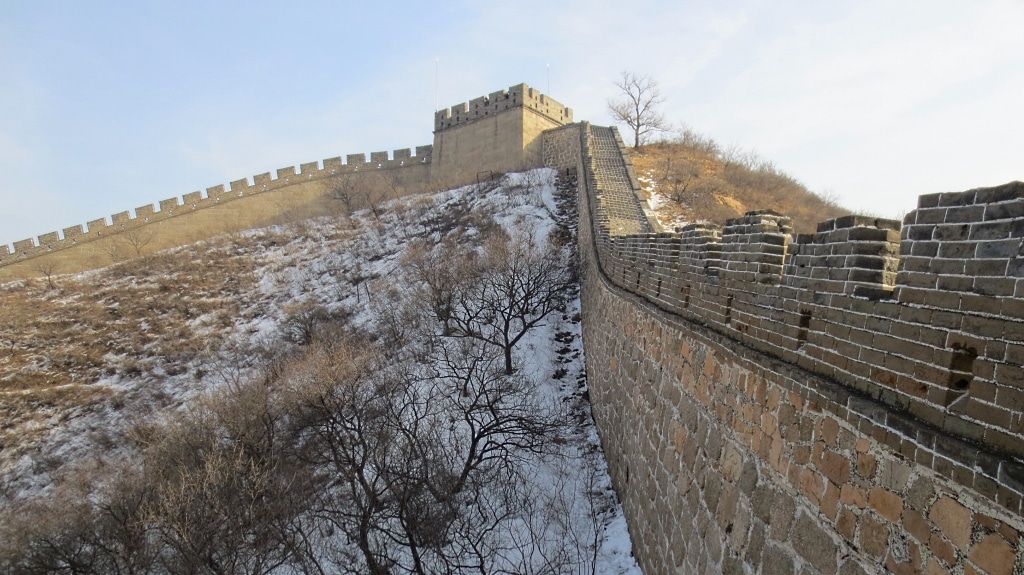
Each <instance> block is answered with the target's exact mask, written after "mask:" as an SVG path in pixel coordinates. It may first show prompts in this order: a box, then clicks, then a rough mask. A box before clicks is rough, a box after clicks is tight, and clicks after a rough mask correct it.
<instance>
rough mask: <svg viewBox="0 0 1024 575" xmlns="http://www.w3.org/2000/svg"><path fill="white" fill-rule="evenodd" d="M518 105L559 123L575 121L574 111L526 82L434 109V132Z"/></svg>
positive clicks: (511, 108)
mask: <svg viewBox="0 0 1024 575" xmlns="http://www.w3.org/2000/svg"><path fill="white" fill-rule="evenodd" d="M515 108H526V109H528V110H532V111H534V112H536V113H538V114H541V115H542V116H545V117H547V118H549V119H551V120H553V121H554V122H556V123H558V124H571V123H572V110H571V109H570V108H568V107H566V106H564V105H562V104H560V103H558V102H557V101H555V100H554V99H552V98H550V97H548V96H546V95H544V94H541V93H540V91H538V90H535V89H533V88H531V87H529V86H527V85H526V84H517V85H515V86H512V87H510V88H508V89H507V90H500V91H498V92H492V93H491V94H489V95H487V96H480V97H479V98H474V99H472V100H470V101H469V102H462V103H460V104H456V105H454V106H451V107H449V108H444V109H442V110H438V111H436V112H434V131H435V132H438V131H441V130H447V129H449V128H455V127H458V126H461V125H465V124H469V123H471V122H474V121H476V120H479V119H483V118H486V117H490V116H494V115H496V114H500V113H502V112H506V111H508V110H513V109H515Z"/></svg>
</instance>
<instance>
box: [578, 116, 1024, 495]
mask: <svg viewBox="0 0 1024 575" xmlns="http://www.w3.org/2000/svg"><path fill="white" fill-rule="evenodd" d="M585 140H586V141H585V145H584V153H585V154H587V155H588V156H590V157H589V158H588V159H585V160H584V161H583V164H584V165H585V166H587V165H589V166H594V165H600V166H603V169H593V168H592V167H590V168H586V169H587V172H586V173H585V174H583V178H584V179H585V187H586V193H587V195H588V197H589V205H590V209H591V216H592V221H593V223H594V230H593V233H594V240H595V248H596V253H597V255H598V258H597V262H598V265H599V266H600V268H601V269H602V270H603V272H604V275H605V277H606V278H607V279H608V280H609V281H611V282H612V283H614V284H615V285H617V286H618V287H620V288H622V289H625V290H627V291H630V292H632V293H634V294H636V295H638V296H640V297H641V298H643V299H645V300H647V301H649V302H651V303H652V304H654V305H656V306H657V307H658V308H661V309H662V310H665V311H667V312H670V313H672V314H676V315H678V316H680V317H682V318H686V319H689V320H692V321H695V322H697V323H699V324H700V325H704V326H708V327H709V328H711V329H713V330H717V331H719V332H721V333H723V334H726V335H727V336H728V337H730V338H733V339H735V340H737V341H738V342H740V343H742V344H743V345H746V346H748V347H750V348H752V349H756V350H759V351H760V352H763V353H766V354H768V355H770V356H772V357H775V358H778V359H780V360H783V361H785V362H787V363H788V364H791V365H794V366H799V367H800V368H802V369H806V370H807V371H809V372H812V373H814V374H817V375H819V376H821V377H823V378H826V379H827V380H829V381H836V382H838V383H839V384H841V386H843V388H845V389H846V390H847V391H846V392H844V393H846V394H847V396H848V399H847V400H844V409H847V410H855V409H858V408H859V409H861V410H862V411H860V412H856V411H851V412H850V414H851V415H850V417H851V421H852V422H856V421H860V420H863V421H867V422H870V423H871V424H872V425H878V426H881V428H882V429H886V430H888V432H889V433H891V434H892V435H891V441H892V445H893V447H894V448H895V449H898V450H901V452H904V453H906V454H907V456H908V457H910V458H911V459H920V460H921V461H925V462H926V463H927V464H928V465H934V466H936V467H935V468H936V469H939V470H940V472H943V473H950V474H953V473H956V474H957V476H958V477H963V478H964V482H965V483H966V484H967V485H969V486H971V487H974V488H981V489H982V490H983V491H984V492H985V493H986V494H988V495H989V496H991V497H992V498H996V497H997V488H996V486H997V485H998V486H1001V487H1000V488H999V490H998V491H999V493H1002V495H999V497H1001V498H1004V500H1005V503H1006V504H1007V505H1010V506H1011V508H1012V509H1014V510H1016V511H1018V512H1019V511H1020V509H1021V507H1020V502H1021V497H1022V495H1024V466H1022V465H1020V464H1019V463H1017V462H1016V458H1024V263H1022V262H1024V257H1022V241H1024V232H1022V230H1024V183H1021V182H1013V183H1010V184H1007V185H1004V186H1000V187H997V188H986V189H979V190H972V191H968V192H962V193H948V194H937V195H932V196H923V197H921V199H920V202H919V206H918V209H917V210H915V211H913V212H911V213H910V214H908V215H907V216H906V219H905V220H904V224H903V225H902V226H901V224H900V222H898V221H894V220H886V219H878V218H869V217H862V216H848V217H843V218H837V219H834V220H830V221H827V222H824V223H822V224H820V225H819V227H818V231H817V233H814V234H802V235H799V236H797V237H796V238H795V240H794V239H793V238H792V236H791V233H792V230H791V227H790V225H789V220H788V218H786V217H784V216H781V215H779V214H776V213H774V212H771V211H758V212H749V213H747V215H745V216H744V217H742V218H737V219H734V220H730V221H729V222H727V224H726V226H725V227H724V228H723V229H721V230H718V229H717V228H715V227H714V226H710V225H707V224H694V225H690V226H687V227H686V228H683V229H682V230H681V231H680V232H678V233H659V234H655V233H651V232H650V231H644V230H639V231H637V232H629V233H622V232H621V231H620V230H621V229H622V228H623V227H624V226H625V224H623V223H622V221H621V220H623V219H625V218H627V217H629V216H627V215H626V214H629V213H632V218H633V220H634V222H633V223H634V225H635V226H638V227H643V225H644V223H645V220H644V218H643V216H642V215H640V214H639V212H638V211H637V210H636V209H635V208H631V207H630V204H631V202H633V201H635V197H636V196H635V190H634V189H632V188H631V187H630V185H629V184H628V182H629V177H628V174H627V173H626V171H625V168H624V166H622V165H619V167H617V168H615V167H614V166H613V164H612V163H609V162H608V161H606V160H604V159H603V156H602V154H603V152H602V151H601V150H612V149H615V148H616V146H615V145H614V141H613V139H612V137H611V136H610V135H608V134H607V133H603V132H601V131H599V130H596V129H594V130H588V132H587V136H586V138H585ZM601 140H603V141H601ZM609 166H613V167H611V168H609ZM608 170H612V171H615V170H618V172H619V173H618V174H617V175H609V174H607V173H605V172H607V171H608ZM612 214H615V215H614V216H612ZM860 397H864V398H869V399H870V400H871V401H873V402H877V403H871V402H868V403H862V402H858V401H857V400H856V399H855V398H860ZM870 405H876V406H877V408H869V407H867V406H870ZM871 409H876V410H875V411H872V410H871ZM865 410H866V411H865ZM878 410H880V411H878ZM910 421H912V422H914V423H913V425H910V424H908V423H907V422H910ZM908 425H910V426H909V427H908ZM925 429H932V430H935V431H933V432H932V435H927V434H926V435H921V434H922V433H925V432H924V431H921V430H925ZM936 432H941V433H947V434H950V436H951V437H955V438H956V441H955V442H953V443H943V442H937V441H936V440H935V437H936V436H935V435H934V434H935V433H936ZM886 437H889V436H886ZM887 440H888V439H887ZM905 442H910V443H905ZM958 442H966V443H968V444H973V445H976V446H983V451H984V450H990V452H991V453H997V454H1003V455H1002V456H1003V457H1004V459H1001V460H998V456H996V457H997V460H993V461H995V462H994V463H991V464H986V465H984V466H981V467H978V465H979V460H978V459H977V458H978V457H981V455H979V453H982V452H983V451H982V452H979V451H977V450H975V451H968V452H966V453H967V454H966V455H965V452H964V451H963V450H962V449H961V448H960V447H956V446H957V445H960V443H958ZM965 457H966V459H965ZM954 469H956V470H957V471H955V472H954V471H953V470H954ZM1004 488H1005V489H1007V491H1005V493H1004V492H1003V489H1004Z"/></svg>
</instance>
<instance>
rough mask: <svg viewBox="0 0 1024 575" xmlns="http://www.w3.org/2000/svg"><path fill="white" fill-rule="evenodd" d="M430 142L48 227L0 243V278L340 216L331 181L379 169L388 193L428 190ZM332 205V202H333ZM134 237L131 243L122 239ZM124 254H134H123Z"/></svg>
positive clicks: (372, 174)
mask: <svg viewBox="0 0 1024 575" xmlns="http://www.w3.org/2000/svg"><path fill="white" fill-rule="evenodd" d="M431 148H432V147H431V146H419V147H417V148H416V155H415V156H413V153H412V150H411V149H408V148H406V149H400V150H395V151H394V152H393V153H392V155H391V157H390V158H389V157H388V152H386V151H385V152H373V153H371V154H370V159H369V161H367V159H366V154H349V155H348V156H346V162H345V163H344V164H343V163H342V160H341V158H340V157H335V158H328V159H325V160H323V162H322V165H321V164H320V163H319V162H309V163H305V164H301V165H300V166H299V168H298V170H296V168H295V166H290V167H287V168H282V169H279V170H277V172H276V177H272V176H271V174H270V172H267V173H263V174H257V175H256V176H253V178H252V183H250V182H249V180H248V179H247V178H243V179H240V180H236V181H233V182H231V183H230V184H229V187H228V188H227V189H225V187H224V186H223V185H219V186H214V187H211V188H207V189H206V193H205V195H204V194H203V193H202V192H192V193H190V194H185V195H184V196H182V197H181V198H170V199H167V200H163V201H161V202H159V204H158V205H157V206H154V205H152V204H150V205H146V206H142V207H139V208H136V209H135V213H134V217H133V216H132V214H131V213H129V212H127V211H125V212H120V213H117V214H114V215H113V216H111V217H110V220H109V221H108V220H107V219H106V218H100V219H97V220H93V221H90V222H89V223H88V224H87V226H86V227H84V228H83V226H81V225H78V226H72V227H69V228H65V229H64V230H63V234H62V235H58V234H57V232H50V233H47V234H43V235H41V236H39V238H38V241H33V240H32V239H27V240H21V241H17V242H14V250H13V252H12V251H11V250H10V249H9V248H8V246H7V245H6V244H0V281H8V280H11V279H19V278H27V277H38V276H39V275H40V273H41V272H40V270H43V269H50V273H70V272H79V271H84V270H88V269H93V268H97V267H102V266H105V265H109V264H110V263H111V261H112V256H111V254H112V253H113V250H114V248H117V249H120V250H122V251H132V246H130V245H128V244H129V243H131V242H136V243H140V242H146V245H145V251H146V252H147V253H148V252H153V251H157V250H160V249H165V248H169V247H175V246H179V245H184V244H188V243H192V242H196V241H200V240H204V239H208V238H210V237H213V236H216V235H219V234H223V233H227V232H233V231H241V230H248V229H253V228H259V227H264V226H267V225H271V224H276V223H281V222H284V221H291V220H296V219H306V218H310V217H314V216H319V215H326V214H330V213H337V211H338V206H336V205H332V202H331V201H330V200H329V195H330V189H331V186H332V184H334V183H336V182H338V181H339V180H341V179H342V178H349V179H355V180H357V181H359V182H361V183H362V184H364V185H371V184H372V185H378V184H380V183H381V182H378V181H376V179H379V178H380V176H381V174H383V173H394V174H399V175H396V176H395V178H394V182H393V183H396V184H397V188H398V189H397V190H390V191H391V195H394V194H395V192H397V193H398V194H404V193H415V192H420V191H423V190H425V189H427V187H428V184H429V182H430V161H431ZM334 204H337V202H334ZM129 237H130V238H131V239H130V240H128V239H126V238H129ZM123 255H124V257H132V256H134V255H136V254H134V253H125V254H123Z"/></svg>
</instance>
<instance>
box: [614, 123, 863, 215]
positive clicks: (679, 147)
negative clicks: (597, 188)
mask: <svg viewBox="0 0 1024 575" xmlns="http://www.w3.org/2000/svg"><path fill="white" fill-rule="evenodd" d="M632 159H633V165H634V166H635V167H636V172H637V177H638V179H639V180H640V183H641V185H642V186H643V189H644V191H645V192H646V193H647V195H648V197H647V200H648V202H649V203H651V206H652V207H653V208H654V209H655V212H656V214H657V216H658V219H659V221H660V222H661V223H662V225H663V226H665V227H666V228H668V229H672V228H674V227H678V226H682V225H685V224H687V223H691V222H696V221H704V220H706V221H710V222H712V223H715V224H718V225H722V224H724V223H725V221H726V220H727V219H730V218H738V217H741V216H743V214H744V213H745V212H747V211H750V210H761V209H771V210H774V211H775V212H778V213H780V214H782V215H784V216H788V217H790V218H792V220H793V228H794V232H795V233H814V232H815V231H816V229H817V225H818V223H819V222H823V221H825V220H828V219H832V218H836V217H840V216H844V215H848V214H849V211H847V210H845V209H843V208H842V207H840V206H839V205H838V204H837V203H836V202H835V201H834V200H832V199H830V198H828V197H824V196H821V195H818V194H815V193H814V192H811V191H810V190H808V189H807V188H806V187H805V186H804V185H803V184H801V183H800V182H799V181H797V180H796V179H794V178H793V177H791V176H789V175H788V174H786V173H784V172H782V171H781V170H779V169H778V168H776V167H775V165H774V164H773V163H771V162H770V161H767V160H764V159H761V158H759V157H758V156H757V155H756V154H752V153H743V152H740V151H738V150H736V149H729V150H723V149H722V148H721V147H720V146H719V145H718V144H717V143H716V142H715V141H714V140H712V139H710V138H706V137H703V136H700V135H697V134H694V133H693V132H690V131H688V130H687V131H684V132H683V134H682V135H681V136H680V137H679V138H677V139H675V140H672V141H663V142H657V143H653V144H648V145H645V146H641V147H640V148H639V149H637V150H634V151H633V153H632Z"/></svg>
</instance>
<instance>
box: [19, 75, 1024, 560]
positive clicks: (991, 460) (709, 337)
mask: <svg viewBox="0 0 1024 575" xmlns="http://www.w3.org/2000/svg"><path fill="white" fill-rule="evenodd" d="M434 121H435V126H434V127H435V134H434V144H433V146H432V147H421V148H418V149H417V152H416V155H415V156H412V155H411V154H406V152H398V153H396V154H395V155H394V156H393V157H392V159H388V158H386V154H384V155H381V154H376V155H374V156H371V159H370V163H369V166H367V167H369V168H370V169H369V170H366V169H362V166H364V165H365V164H363V163H362V161H360V159H359V158H358V156H357V157H355V158H350V159H349V162H348V163H347V164H344V165H342V164H341V162H340V159H335V160H337V161H334V160H328V161H325V162H324V165H323V167H322V168H321V167H319V166H317V165H316V164H304V165H303V166H301V167H300V170H299V171H298V172H296V171H295V170H294V169H289V170H285V171H283V172H281V171H279V173H278V177H277V179H271V178H270V177H269V174H264V175H263V176H257V178H256V179H254V182H253V184H252V185H249V184H248V182H247V181H246V180H241V181H239V183H237V186H236V183H232V185H231V187H230V189H229V191H228V192H227V194H225V193H224V191H223V188H211V190H213V191H212V192H210V191H208V192H207V198H206V199H205V200H204V199H203V198H201V197H200V195H199V194H198V193H196V194H190V195H189V196H186V197H185V198H183V203H179V201H178V200H177V199H174V200H168V201H167V202H161V205H160V210H159V211H157V210H155V209H153V207H152V206H149V207H148V211H147V208H143V209H141V212H140V211H138V210H137V211H136V217H135V218H129V217H128V216H127V214H121V215H118V216H115V220H114V222H113V225H107V224H106V222H105V221H103V220H99V221H98V222H97V228H98V229H100V230H102V229H108V228H111V227H113V228H115V229H114V230H112V231H114V232H119V230H122V229H124V230H127V229H128V224H127V223H126V222H132V221H136V222H137V221H138V220H140V219H141V220H145V219H146V218H149V219H150V222H151V223H149V224H147V225H153V223H154V222H155V221H156V220H157V219H159V218H161V217H163V218H167V219H168V220H169V221H172V218H175V217H176V216H175V214H174V211H177V212H178V213H179V214H178V215H179V216H181V217H180V219H181V220H183V221H187V218H186V217H184V215H183V214H180V212H181V211H182V210H183V208H184V209H185V210H192V211H189V212H188V213H189V214H192V215H190V216H188V217H190V218H196V217H197V215H198V214H202V213H213V214H216V213H217V211H216V210H217V209H218V208H219V207H220V206H221V205H222V204H223V205H225V206H227V205H231V204H234V205H236V206H239V207H243V208H244V207H245V206H247V205H250V204H248V203H247V202H252V201H253V198H258V197H260V195H261V191H262V190H264V187H263V186H266V190H270V189H271V188H272V186H278V188H279V190H280V191H281V192H285V191H288V194H291V193H292V192H291V191H289V190H296V189H300V188H296V186H299V185H308V184H307V181H308V182H321V183H320V184H318V187H315V188H313V187H310V188H309V191H308V198H307V199H306V200H303V201H306V202H307V203H309V202H313V201H314V200H316V199H317V198H322V197H323V196H324V195H325V194H326V193H327V192H326V190H327V187H326V186H327V182H330V181H331V178H332V177H338V175H337V174H333V173H331V174H327V173H325V172H327V171H328V170H334V171H337V170H338V169H342V170H350V171H353V172H356V171H358V172H359V173H363V174H367V173H373V174H376V173H380V171H379V170H380V169H383V168H384V167H400V168H401V169H400V170H397V171H398V172H401V173H408V174H410V175H409V176H408V177H407V179H406V185H405V186H404V187H403V188H402V193H411V192H413V191H417V190H419V189H423V188H424V187H437V186H442V185H455V184H461V183H469V182H471V181H473V180H474V178H476V177H477V176H478V174H479V173H481V172H500V171H506V170H511V169H519V168H525V167H536V166H541V165H544V166H548V167H552V168H555V169H558V170H560V171H561V172H563V173H564V174H566V175H568V176H570V177H571V176H573V175H574V176H575V177H576V179H577V182H578V186H579V198H580V208H581V209H580V213H581V216H580V227H579V230H580V233H579V241H580V251H581V260H582V265H583V290H582V298H583V327H584V347H585V351H586V364H587V374H588V380H589V385H590V394H591V399H592V403H593V410H594V415H595V419H596V421H597V424H598V429H599V432H600V435H601V441H602V444H603V446H604V449H605V452H606V455H607V458H608V462H609V466H610V469H611V473H612V477H613V482H614V484H615V488H616V490H617V492H618V493H619V495H620V497H621V499H622V502H623V504H624V507H625V511H626V516H627V521H628V523H629V528H630V532H631V535H632V538H633V543H634V552H635V554H636V555H637V558H638V560H639V562H640V565H641V566H642V568H643V569H644V571H645V572H646V573H648V574H662V573H665V574H667V573H728V574H739V573H751V574H753V573H762V574H766V575H767V574H789V573H801V574H808V575H813V574H827V575H833V574H839V575H857V574H868V573H878V572H892V573H900V574H903V573H908V574H909V573H925V574H928V575H940V574H954V575H961V574H963V575H972V574H980V573H984V574H988V575H1020V574H1021V573H1024V550H1022V546H1021V545H1020V536H1021V533H1022V532H1024V517H1022V511H1024V509H1022V499H1024V464H1022V463H1021V461H1022V457H1024V421H1022V412H1024V258H1022V257H1021V250H1022V241H1024V184H1021V183H1019V182H1015V183H1012V184H1008V185H1006V186H1002V187H998V188H989V189H981V190H972V191H968V192H962V193H944V194H935V195H930V196H922V197H921V198H920V201H919V205H918V209H917V210H915V211H913V212H911V213H910V214H908V215H907V216H906V218H905V219H904V221H903V222H897V221H892V220H881V219H875V218H864V217H847V218H840V219H837V220H832V221H828V222H824V223H822V224H820V225H819V228H818V232H817V233H815V234H807V235H798V236H796V237H793V235H792V234H791V230H790V227H789V222H788V220H787V218H786V217H785V216H783V215H780V214H776V213H773V212H771V211H758V212H750V213H748V214H747V215H746V216H745V217H743V218H739V219H736V220H732V221H730V222H728V223H727V225H726V226H725V227H724V229H721V230H719V229H717V228H715V227H712V226H707V225H700V224H698V225H692V226H688V227H687V228H684V229H682V230H681V231H680V232H678V233H675V232H673V233H664V232H662V233H655V232H654V231H652V225H651V223H650V222H649V220H648V218H647V217H646V215H645V213H644V210H643V207H642V205H641V203H640V201H639V200H638V196H637V191H638V185H637V181H636V175H635V173H634V172H633V168H632V165H631V163H630V159H629V154H628V152H627V151H626V150H625V148H624V147H623V145H622V142H621V140H620V138H619V136H618V133H617V132H616V131H615V130H614V129H612V128H603V127H598V126H591V125H590V124H588V123H585V122H579V123H572V122H573V120H572V113H571V110H569V109H568V108H565V107H564V106H561V105H560V104H558V103H557V102H555V101H553V100H550V99H549V98H546V97H545V96H543V95H542V94H539V93H536V92H535V91H533V90H532V89H530V88H529V87H527V86H525V85H519V86H514V87H512V88H510V89H509V90H507V91H503V92H496V93H494V94H491V95H490V96H488V97H484V98H478V99H476V100H472V101H471V102H469V103H468V104H462V105H459V106H456V107H454V108H451V109H449V110H442V111H441V112H438V113H437V114H436V115H435V119H434ZM363 159H365V157H364V158H363ZM396 162H398V164H397V165H396V164H395V163H396ZM377 164H380V165H379V166H378V165H377ZM347 166H352V167H350V168H349V167H347ZM314 174H318V175H315V176H314ZM360 177H369V176H360ZM295 178H298V179H300V180H302V178H306V179H305V180H302V184H296V183H294V179H295ZM282 180H283V183H282ZM236 191H237V192H238V194H237V195H239V196H241V197H239V198H237V199H233V200H232V201H231V202H227V203H224V202H226V199H225V197H226V196H229V195H231V194H235V192H236ZM303 193H304V194H305V193H307V192H303ZM263 195H268V194H266V192H263ZM285 195H287V194H285ZM231 197H234V196H231ZM211 198H212V199H211ZM217 198H221V200H220V201H218V200H217ZM243 198H248V199H243ZM201 201H205V202H206V203H207V204H208V205H210V206H211V208H206V209H199V207H200V205H201V204H200V202H201ZM172 202H173V203H172ZM193 204H194V205H193ZM251 205H256V204H251ZM267 205H268V206H271V207H268V208H267V213H266V214H264V216H266V217H270V216H274V217H278V216H280V215H281V214H282V213H285V212H287V211H288V210H294V209H295V206H288V207H286V208H280V209H278V208H274V207H272V206H273V205H275V204H273V203H268V204H267ZM282 205H285V204H282ZM165 210H166V211H167V214H166V215H165V216H161V215H159V214H162V213H163V212H165ZM275 210H277V211H276V212H275ZM213 221H214V220H210V221H207V220H203V221H202V222H200V224H197V225H196V227H199V228H204V226H205V228H204V229H205V231H206V232H210V231H215V228H216V226H215V224H214V223H213ZM99 222H102V225H101V224H100V223H99ZM122 224H124V225H125V227H124V228H119V227H118V226H120V225H122ZM136 225H143V224H141V223H140V224H136ZM70 230H72V231H71V237H70V238H69V237H68V231H67V230H65V235H64V239H63V240H62V239H61V238H59V237H57V235H56V234H47V235H45V236H43V237H41V238H40V244H41V245H40V246H36V245H35V243H34V242H30V243H31V244H32V245H29V244H28V243H24V242H19V245H20V246H21V247H20V248H19V247H18V246H17V245H16V247H15V251H14V254H7V253H0V273H2V272H3V270H4V269H6V268H10V267H12V266H11V263H10V262H11V259H10V258H12V257H15V258H17V257H18V254H19V252H21V257H22V259H23V260H26V261H22V262H21V265H25V264H27V263H28V262H30V261H31V260H32V259H35V258H33V257H29V256H28V252H30V251H31V250H37V251H38V250H42V249H45V248H44V247H42V244H44V243H47V242H44V241H43V238H46V240H47V241H48V242H50V243H52V242H54V241H65V242H66V241H68V240H69V239H72V240H73V239H74V238H75V237H76V236H75V233H76V232H75V231H74V230H75V228H70ZM77 230H78V232H81V233H82V234H83V235H84V234H86V233H87V232H83V231H82V230H81V228H80V227H79V228H77ZM92 231H93V226H92V224H90V226H89V232H92ZM119 233H120V232H119ZM108 234H109V232H108ZM80 241H81V240H80ZM72 249H80V248H71V249H68V250H57V251H58V252H60V251H64V252H67V253H71V250H72ZM48 251H49V250H48ZM37 257H47V256H45V255H43V256H37ZM4 258H6V260H5V259H4ZM5 261H6V262H8V263H5ZM0 279H2V276H0Z"/></svg>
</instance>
